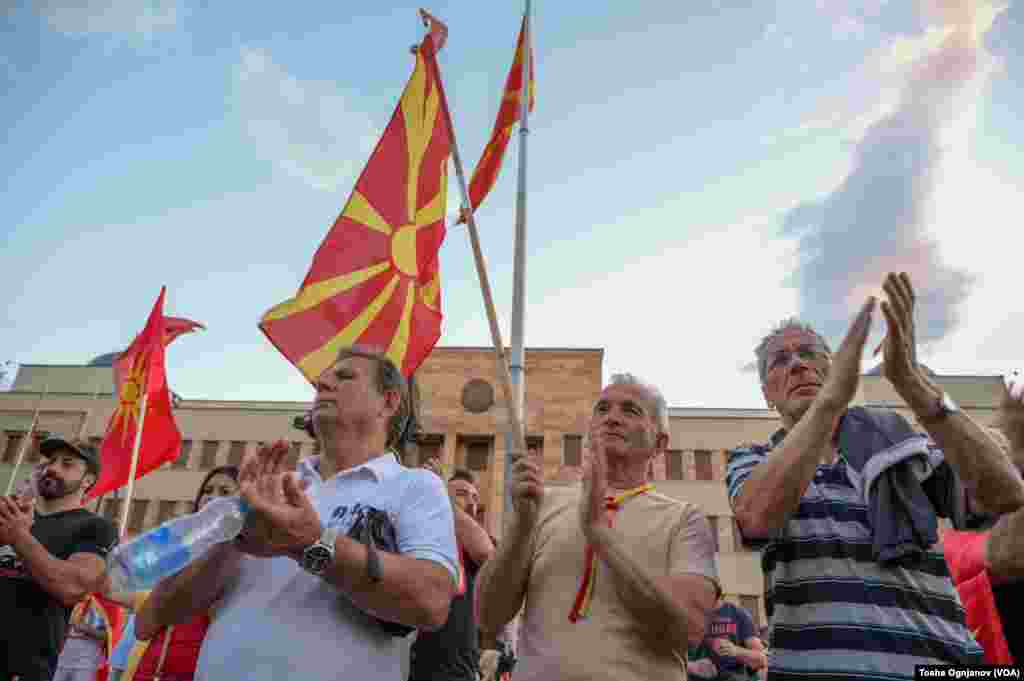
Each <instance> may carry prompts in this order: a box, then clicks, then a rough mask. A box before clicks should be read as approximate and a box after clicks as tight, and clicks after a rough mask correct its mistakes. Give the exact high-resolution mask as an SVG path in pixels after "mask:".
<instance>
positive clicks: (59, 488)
mask: <svg viewBox="0 0 1024 681" xmlns="http://www.w3.org/2000/svg"><path fill="white" fill-rule="evenodd" d="M47 479H49V480H55V481H56V482H57V485H56V490H55V491H54V492H46V491H44V489H45V488H44V486H43V481H45V480H47ZM84 481H85V476H84V475H83V476H82V477H81V478H79V479H78V481H77V482H75V483H74V486H73V487H72V486H69V485H68V484H67V483H66V482H64V481H63V480H61V479H60V478H58V477H54V476H50V477H48V478H47V477H43V479H42V480H40V481H39V496H40V497H42V498H43V499H46V500H47V501H52V500H54V499H63V498H64V497H67V496H70V495H72V494H75V493H76V492H78V490H80V489H82V483H83V482H84Z"/></svg>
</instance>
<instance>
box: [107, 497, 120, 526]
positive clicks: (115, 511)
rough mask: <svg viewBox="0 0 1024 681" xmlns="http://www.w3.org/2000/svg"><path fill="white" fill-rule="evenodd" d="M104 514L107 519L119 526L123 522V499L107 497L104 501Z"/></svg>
mask: <svg viewBox="0 0 1024 681" xmlns="http://www.w3.org/2000/svg"><path fill="white" fill-rule="evenodd" d="M103 515H104V517H106V519H107V520H109V521H110V522H112V523H114V526H115V527H116V526H119V525H120V523H121V500H120V499H107V500H106V501H104V502H103Z"/></svg>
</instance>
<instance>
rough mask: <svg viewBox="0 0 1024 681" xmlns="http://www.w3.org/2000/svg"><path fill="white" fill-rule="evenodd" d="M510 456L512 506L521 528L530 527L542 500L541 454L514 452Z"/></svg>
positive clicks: (542, 472) (535, 519)
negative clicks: (511, 459) (512, 459)
mask: <svg viewBox="0 0 1024 681" xmlns="http://www.w3.org/2000/svg"><path fill="white" fill-rule="evenodd" d="M512 456H513V458H514V462H513V463H512V508H513V509H514V510H515V512H516V516H517V517H518V519H519V523H520V524H521V526H522V527H523V529H532V528H533V526H534V525H535V524H536V522H537V515H538V512H539V511H540V504H541V502H542V501H543V500H544V468H543V465H542V461H541V455H540V454H539V453H538V454H523V453H522V452H515V453H513V454H512Z"/></svg>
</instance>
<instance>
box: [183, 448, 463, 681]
mask: <svg viewBox="0 0 1024 681" xmlns="http://www.w3.org/2000/svg"><path fill="white" fill-rule="evenodd" d="M318 463H319V461H318V459H317V458H310V459H305V460H303V461H301V462H300V463H299V476H300V477H301V478H307V479H309V480H310V483H311V484H310V486H309V488H308V489H307V491H306V493H307V495H309V497H310V499H311V500H312V502H313V506H314V507H315V508H316V510H317V513H319V514H320V519H321V521H322V522H324V524H325V525H330V526H336V527H338V528H339V534H340V535H344V534H346V533H347V532H348V530H349V529H350V528H351V527H352V524H353V523H354V522H355V520H356V517H357V516H358V514H359V511H360V509H361V508H366V507H373V508H377V509H379V510H382V511H385V512H387V513H388V515H389V516H390V517H391V521H392V523H393V524H394V527H395V530H396V534H397V538H398V548H399V552H400V553H401V554H402V555H405V556H410V557H413V558H420V559H424V560H431V561H434V562H436V563H440V564H441V565H443V566H444V567H445V568H447V569H448V571H449V572H450V573H451V575H452V579H453V580H454V581H455V582H456V583H457V581H458V574H459V573H458V569H459V568H458V554H457V553H456V548H455V525H454V521H453V518H452V509H451V502H449V500H448V493H447V491H446V490H445V486H444V483H443V482H442V481H441V479H440V478H439V477H437V476H436V475H434V474H433V473H431V472H430V471H427V470H424V469H414V468H405V467H404V466H402V465H401V464H400V463H398V460H397V459H396V458H395V456H394V454H391V453H387V454H384V455H382V456H379V457H377V458H375V459H372V460H371V461H369V462H367V463H366V464H363V465H361V466H356V467H355V468H351V469H349V470H346V471H342V472H340V473H338V474H337V475H335V476H334V477H333V478H331V479H330V480H327V481H323V480H321V478H320V475H319V474H318V473H317V471H316V468H315V466H316V465H317V464H318ZM405 649H407V645H403V641H402V639H399V638H397V637H394V636H391V635H389V634H386V633H384V632H383V631H382V630H381V629H380V628H379V626H378V625H377V624H376V622H374V621H373V620H371V619H370V618H369V617H368V616H367V615H365V614H364V613H363V612H362V611H360V610H359V609H358V608H356V606H354V605H353V604H352V603H351V602H350V601H349V599H348V598H347V597H346V596H345V594H344V593H343V592H342V591H340V590H339V589H337V588H335V587H334V586H332V585H331V584H329V583H328V582H327V581H325V580H323V579H321V578H320V577H315V576H313V575H311V574H309V573H307V572H305V571H304V570H303V569H302V568H301V567H300V566H299V565H298V564H297V563H296V562H295V561H294V560H292V559H291V558H253V557H250V556H246V557H245V558H244V559H243V561H242V567H241V575H240V577H239V579H238V581H237V582H236V583H234V584H232V585H231V586H230V587H229V590H228V591H227V593H226V594H225V595H224V598H223V600H222V601H221V603H220V606H219V608H218V610H217V617H216V618H215V619H214V620H213V622H212V623H211V625H210V629H209V631H208V632H207V634H206V639H205V640H204V641H203V647H202V650H201V651H200V654H199V661H198V665H197V667H196V677H195V678H196V681H222V680H223V679H228V678H239V679H247V681H280V680H281V679H302V681H343V680H349V679H360V681H363V680H366V681H376V680H378V679H379V680H381V681H384V680H387V681H404V679H402V678H401V673H402V672H401V667H402V660H401V658H402V653H403V650H405Z"/></svg>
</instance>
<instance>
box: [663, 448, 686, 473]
mask: <svg viewBox="0 0 1024 681" xmlns="http://www.w3.org/2000/svg"><path fill="white" fill-rule="evenodd" d="M665 479H666V480H685V479H686V476H685V475H683V453H682V452H681V451H679V450H678V449H670V450H668V451H667V452H665Z"/></svg>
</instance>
